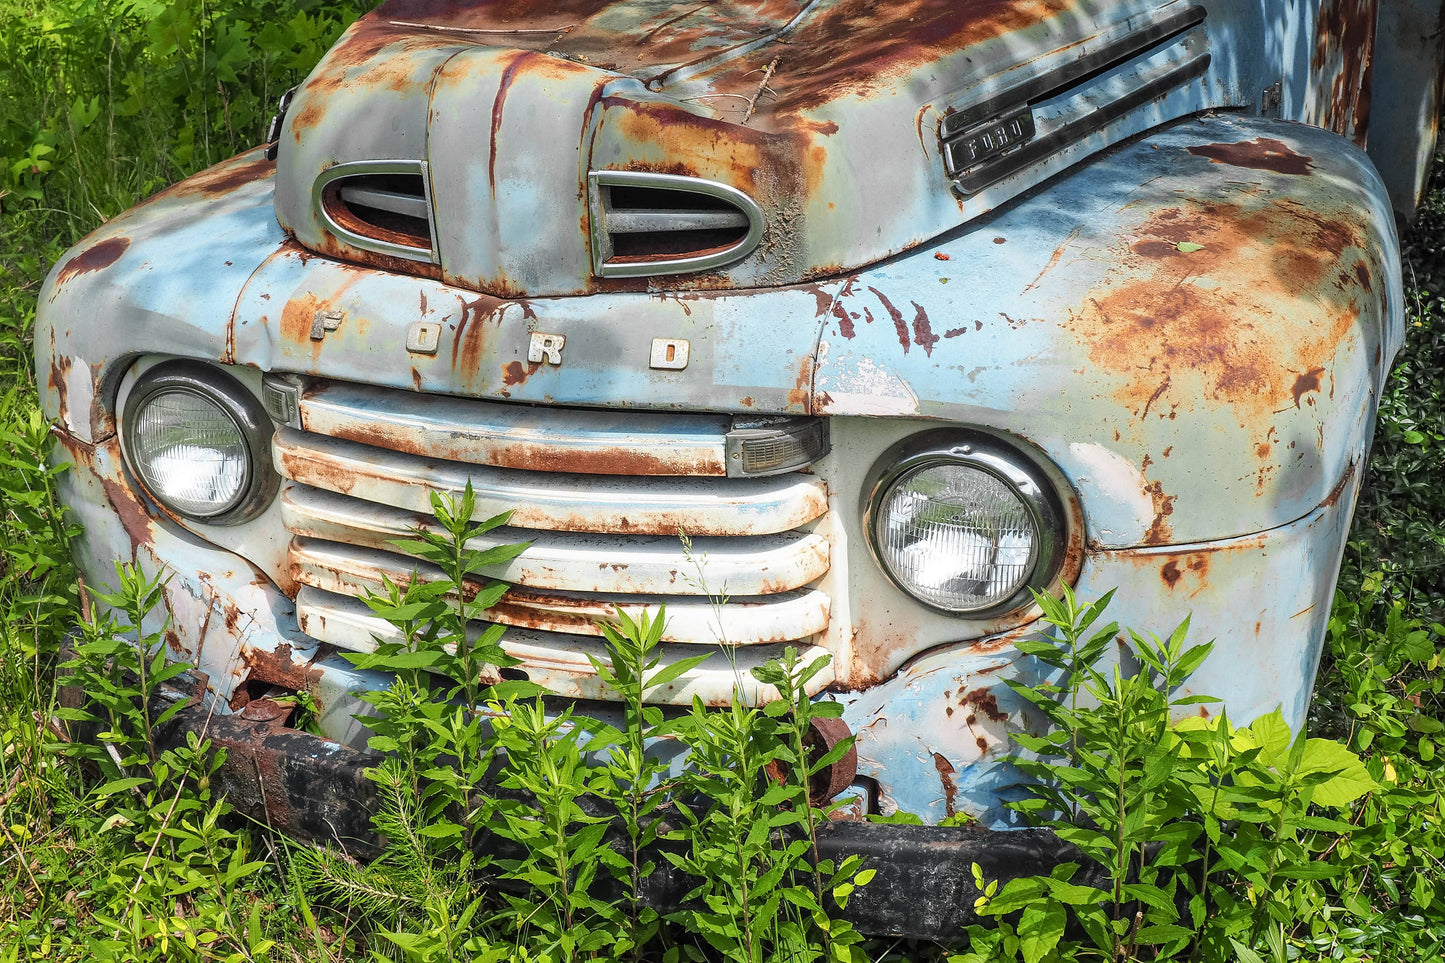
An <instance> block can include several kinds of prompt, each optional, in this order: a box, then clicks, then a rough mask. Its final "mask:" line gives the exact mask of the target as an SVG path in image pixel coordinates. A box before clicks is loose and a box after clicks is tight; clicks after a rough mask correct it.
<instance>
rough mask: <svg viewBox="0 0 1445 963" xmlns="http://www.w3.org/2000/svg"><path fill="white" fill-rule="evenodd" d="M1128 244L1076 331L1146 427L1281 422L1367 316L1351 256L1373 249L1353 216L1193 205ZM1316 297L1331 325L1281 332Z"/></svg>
mask: <svg viewBox="0 0 1445 963" xmlns="http://www.w3.org/2000/svg"><path fill="white" fill-rule="evenodd" d="M1185 241H1188V242H1191V243H1195V244H1199V245H1201V249H1199V250H1196V251H1193V252H1192V253H1190V254H1189V255H1187V256H1178V257H1174V256H1153V252H1154V248H1147V247H1146V248H1145V251H1146V252H1147V253H1146V254H1140V253H1139V248H1140V246H1141V244H1147V243H1150V242H1152V243H1154V244H1157V245H1159V246H1160V249H1161V250H1162V247H1163V245H1169V246H1170V247H1173V246H1174V245H1177V244H1179V243H1181V242H1185ZM1125 243H1126V244H1127V245H1128V246H1127V247H1124V248H1123V249H1122V255H1121V258H1120V261H1121V264H1120V267H1119V268H1117V269H1115V270H1114V271H1112V272H1111V273H1110V275H1109V276H1108V277H1107V279H1106V280H1105V282H1104V283H1102V284H1101V285H1099V287H1098V288H1096V289H1095V291H1094V292H1093V293H1092V295H1091V296H1089V297H1087V298H1086V299H1085V300H1084V302H1083V304H1082V305H1081V306H1080V308H1079V309H1078V310H1077V311H1075V312H1074V315H1073V317H1072V319H1071V320H1070V321H1069V322H1068V323H1067V327H1068V328H1069V329H1070V330H1072V331H1073V332H1074V333H1075V335H1076V336H1077V337H1079V339H1080V340H1081V341H1082V342H1084V344H1085V346H1086V349H1087V351H1088V356H1089V358H1090V360H1091V361H1093V362H1094V363H1095V364H1096V365H1097V366H1099V368H1100V369H1101V370H1103V371H1114V372H1116V374H1117V376H1118V381H1117V382H1116V383H1117V387H1116V389H1115V392H1114V397H1115V399H1116V400H1117V401H1119V402H1120V403H1121V404H1123V405H1126V406H1127V407H1128V408H1129V409H1130V410H1132V411H1133V412H1135V414H1136V416H1137V417H1138V418H1140V419H1142V418H1144V417H1145V416H1146V415H1150V414H1152V415H1153V416H1154V417H1160V418H1165V417H1169V418H1172V417H1174V416H1175V415H1176V410H1177V409H1179V408H1181V407H1182V408H1184V409H1185V410H1186V411H1187V410H1189V409H1192V408H1196V407H1199V406H1201V405H1202V404H1203V403H1204V402H1205V400H1207V401H1208V402H1209V403H1211V404H1213V403H1216V402H1217V403H1224V404H1228V405H1230V406H1232V407H1234V408H1235V409H1236V411H1237V412H1238V413H1239V415H1240V417H1241V418H1242V419H1244V420H1245V421H1247V420H1250V419H1254V420H1262V419H1268V418H1272V417H1273V414H1274V413H1275V412H1277V411H1278V410H1279V409H1280V408H1281V407H1282V406H1284V405H1287V404H1290V401H1289V400H1288V399H1291V397H1292V389H1293V387H1294V384H1295V378H1296V375H1297V374H1298V372H1301V371H1310V370H1312V369H1314V368H1317V367H1325V366H1327V365H1328V364H1329V363H1330V362H1331V360H1332V359H1333V357H1334V355H1335V353H1336V352H1337V351H1338V350H1339V348H1340V345H1341V344H1342V343H1344V342H1345V341H1346V340H1347V339H1348V337H1349V334H1350V331H1351V329H1352V327H1354V325H1355V324H1356V321H1357V319H1358V316H1359V304H1358V301H1357V296H1358V294H1357V292H1358V290H1359V289H1358V287H1357V285H1356V284H1355V272H1354V267H1355V260H1354V259H1348V258H1342V257H1341V254H1342V252H1345V251H1347V250H1349V249H1351V248H1353V249H1357V250H1365V249H1367V242H1366V241H1365V240H1364V239H1363V238H1362V236H1361V232H1360V229H1359V228H1358V226H1357V225H1356V223H1354V221H1353V220H1352V219H1347V216H1346V215H1344V214H1341V215H1340V216H1339V217H1335V216H1332V212H1331V211H1328V210H1324V211H1321V210H1310V209H1306V208H1305V207H1304V206H1303V205H1299V204H1296V203H1293V202H1290V201H1287V200H1275V201H1270V202H1268V203H1266V204H1264V205H1263V206H1261V207H1258V208H1255V209H1240V208H1238V207H1236V206H1233V205H1230V204H1222V203H1217V202H1212V201H1211V202H1199V203H1192V202H1191V203H1187V204H1185V205H1182V206H1179V207H1172V208H1166V209H1164V210H1160V211H1156V212H1154V213H1153V214H1152V215H1151V216H1150V217H1149V218H1148V219H1147V220H1146V221H1145V222H1144V223H1143V224H1141V225H1140V227H1139V228H1138V230H1137V234H1136V239H1135V240H1133V241H1126V242H1125ZM1201 282H1202V283H1201ZM1306 294H1308V295H1313V296H1314V297H1315V298H1316V299H1317V303H1318V307H1317V308H1315V310H1317V311H1318V312H1319V313H1320V315H1321V322H1322V323H1320V324H1318V325H1316V326H1315V328H1314V329H1313V330H1312V331H1311V332H1310V333H1309V336H1306V337H1299V336H1298V335H1297V334H1295V333H1294V332H1296V331H1297V330H1298V328H1297V326H1289V325H1280V324H1275V323H1273V319H1275V318H1277V317H1281V316H1285V315H1287V314H1292V313H1295V312H1298V311H1299V310H1300V308H1299V307H1298V301H1299V300H1300V298H1301V297H1302V296H1303V295H1306ZM1284 332H1290V334H1288V335H1286V334H1285V333H1284ZM1161 389H1162V390H1161Z"/></svg>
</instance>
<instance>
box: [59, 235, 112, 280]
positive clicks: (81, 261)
mask: <svg viewBox="0 0 1445 963" xmlns="http://www.w3.org/2000/svg"><path fill="white" fill-rule="evenodd" d="M129 247H130V238H128V237H110V238H106V239H105V240H104V241H100V242H98V243H96V244H93V245H91V246H90V247H88V248H86V249H85V250H84V251H81V252H80V253H79V254H77V255H75V256H74V257H72V258H70V260H68V261H66V262H65V266H64V267H62V268H61V269H60V273H59V274H57V275H56V277H55V283H56V284H57V285H60V284H65V283H66V282H67V281H69V280H71V279H72V278H75V277H78V276H79V275H81V274H90V273H91V272H93V271H100V270H104V269H105V268H108V267H110V266H111V265H112V264H114V263H115V262H116V261H119V260H120V256H121V255H122V254H124V253H125V252H126V249H127V248H129Z"/></svg>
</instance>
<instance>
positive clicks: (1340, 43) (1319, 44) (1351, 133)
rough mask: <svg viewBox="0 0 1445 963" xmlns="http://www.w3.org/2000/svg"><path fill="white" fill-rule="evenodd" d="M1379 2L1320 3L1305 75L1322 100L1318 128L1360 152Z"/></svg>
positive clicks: (1367, 123) (1365, 130) (1366, 122)
mask: <svg viewBox="0 0 1445 963" xmlns="http://www.w3.org/2000/svg"><path fill="white" fill-rule="evenodd" d="M1379 6H1380V0H1323V2H1322V3H1321V4H1320V13H1319V19H1318V20H1317V21H1316V24H1315V49H1314V56H1313V58H1312V60H1311V63H1310V71H1311V73H1312V74H1313V75H1314V82H1315V84H1317V85H1323V84H1326V83H1328V89H1325V88H1324V87H1323V86H1321V89H1320V91H1319V93H1320V96H1321V97H1323V98H1325V99H1326V103H1325V109H1324V114H1323V116H1322V117H1321V118H1320V123H1321V124H1322V126H1324V127H1326V128H1328V129H1329V130H1332V131H1334V132H1335V133H1337V134H1340V135H1342V136H1344V137H1349V138H1351V139H1353V140H1354V142H1355V143H1356V144H1358V145H1359V146H1360V147H1364V146H1365V143H1366V141H1367V140H1368V138H1369V131H1370V98H1371V93H1372V86H1373V82H1374V72H1375V39H1376V37H1375V24H1376V20H1377V19H1378V14H1379Z"/></svg>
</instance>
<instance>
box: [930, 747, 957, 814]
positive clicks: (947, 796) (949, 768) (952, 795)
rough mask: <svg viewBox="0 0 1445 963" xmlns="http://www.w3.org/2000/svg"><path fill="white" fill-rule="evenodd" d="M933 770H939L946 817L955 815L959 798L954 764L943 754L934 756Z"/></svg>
mask: <svg viewBox="0 0 1445 963" xmlns="http://www.w3.org/2000/svg"><path fill="white" fill-rule="evenodd" d="M933 768H934V769H937V770H938V781H939V782H940V783H942V784H943V811H944V813H945V815H949V816H952V815H953V814H954V806H955V800H956V799H957V797H958V785H957V784H956V783H955V782H954V780H953V776H954V772H955V770H954V768H953V763H951V762H949V761H948V760H947V759H945V758H944V757H943V755H942V754H941V753H937V752H935V753H934V754H933Z"/></svg>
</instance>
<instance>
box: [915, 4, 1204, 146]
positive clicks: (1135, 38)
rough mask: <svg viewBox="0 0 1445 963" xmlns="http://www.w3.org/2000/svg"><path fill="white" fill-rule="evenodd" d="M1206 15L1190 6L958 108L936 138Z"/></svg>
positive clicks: (1047, 92) (1046, 92) (1056, 87)
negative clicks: (1051, 68)
mask: <svg viewBox="0 0 1445 963" xmlns="http://www.w3.org/2000/svg"><path fill="white" fill-rule="evenodd" d="M1207 16H1208V11H1207V10H1205V9H1204V7H1202V6H1198V5H1197V4H1196V5H1190V6H1187V7H1185V8H1184V9H1182V10H1180V11H1179V12H1177V13H1175V14H1173V15H1171V16H1167V17H1165V18H1164V19H1162V20H1158V21H1156V22H1154V23H1152V24H1149V25H1147V26H1144V27H1140V28H1139V29H1137V30H1131V31H1130V32H1129V33H1127V34H1125V35H1124V36H1123V37H1121V38H1119V39H1118V40H1116V41H1114V42H1113V43H1111V44H1108V45H1106V46H1104V47H1102V48H1101V49H1099V50H1097V51H1095V52H1094V53H1091V54H1086V55H1084V56H1083V57H1080V58H1078V59H1077V60H1071V61H1069V62H1068V63H1066V64H1064V65H1063V66H1061V67H1059V68H1058V69H1056V70H1051V71H1049V72H1048V73H1045V74H1040V75H1038V76H1036V77H1031V78H1029V79H1027V80H1025V81H1023V82H1022V83H1020V84H1019V85H1017V86H1015V87H1012V88H1010V89H1008V90H1005V91H1003V92H1002V93H999V94H995V95H994V96H992V97H990V98H989V99H987V100H984V101H980V102H979V103H976V104H969V105H968V106H967V107H962V108H959V109H958V110H956V111H954V112H953V113H951V114H947V115H945V116H944V118H943V120H942V121H941V122H940V123H939V129H938V136H939V137H940V138H941V139H942V140H945V141H946V140H951V139H952V138H954V137H956V136H958V135H959V134H962V133H964V132H966V131H967V130H969V129H970V128H972V127H975V126H977V125H979V124H981V123H983V122H984V121H986V120H989V119H990V118H993V117H997V116H999V115H1001V114H1004V113H1009V112H1011V111H1012V110H1015V109H1019V108H1022V107H1023V106H1024V105H1026V104H1028V103H1029V102H1031V101H1034V100H1038V99H1040V98H1042V97H1044V96H1051V95H1053V94H1055V93H1058V92H1060V91H1061V90H1062V89H1063V88H1064V87H1067V86H1069V85H1070V84H1074V83H1077V82H1079V81H1081V80H1083V79H1085V78H1086V77H1088V76H1089V75H1090V74H1093V73H1096V72H1098V71H1101V70H1107V69H1108V68H1110V67H1113V66H1115V65H1117V64H1120V63H1123V62H1124V61H1126V60H1129V59H1131V58H1133V57H1137V56H1138V55H1139V54H1141V53H1144V52H1145V51H1146V50H1148V49H1149V48H1150V47H1152V46H1154V45H1155V44H1156V43H1159V42H1160V41H1162V40H1169V39H1172V38H1173V37H1174V36H1175V35H1177V34H1181V33H1184V32H1185V31H1187V30H1189V29H1191V28H1193V27H1197V26H1198V25H1199V24H1201V23H1203V22H1204V20H1205V17H1207Z"/></svg>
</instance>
